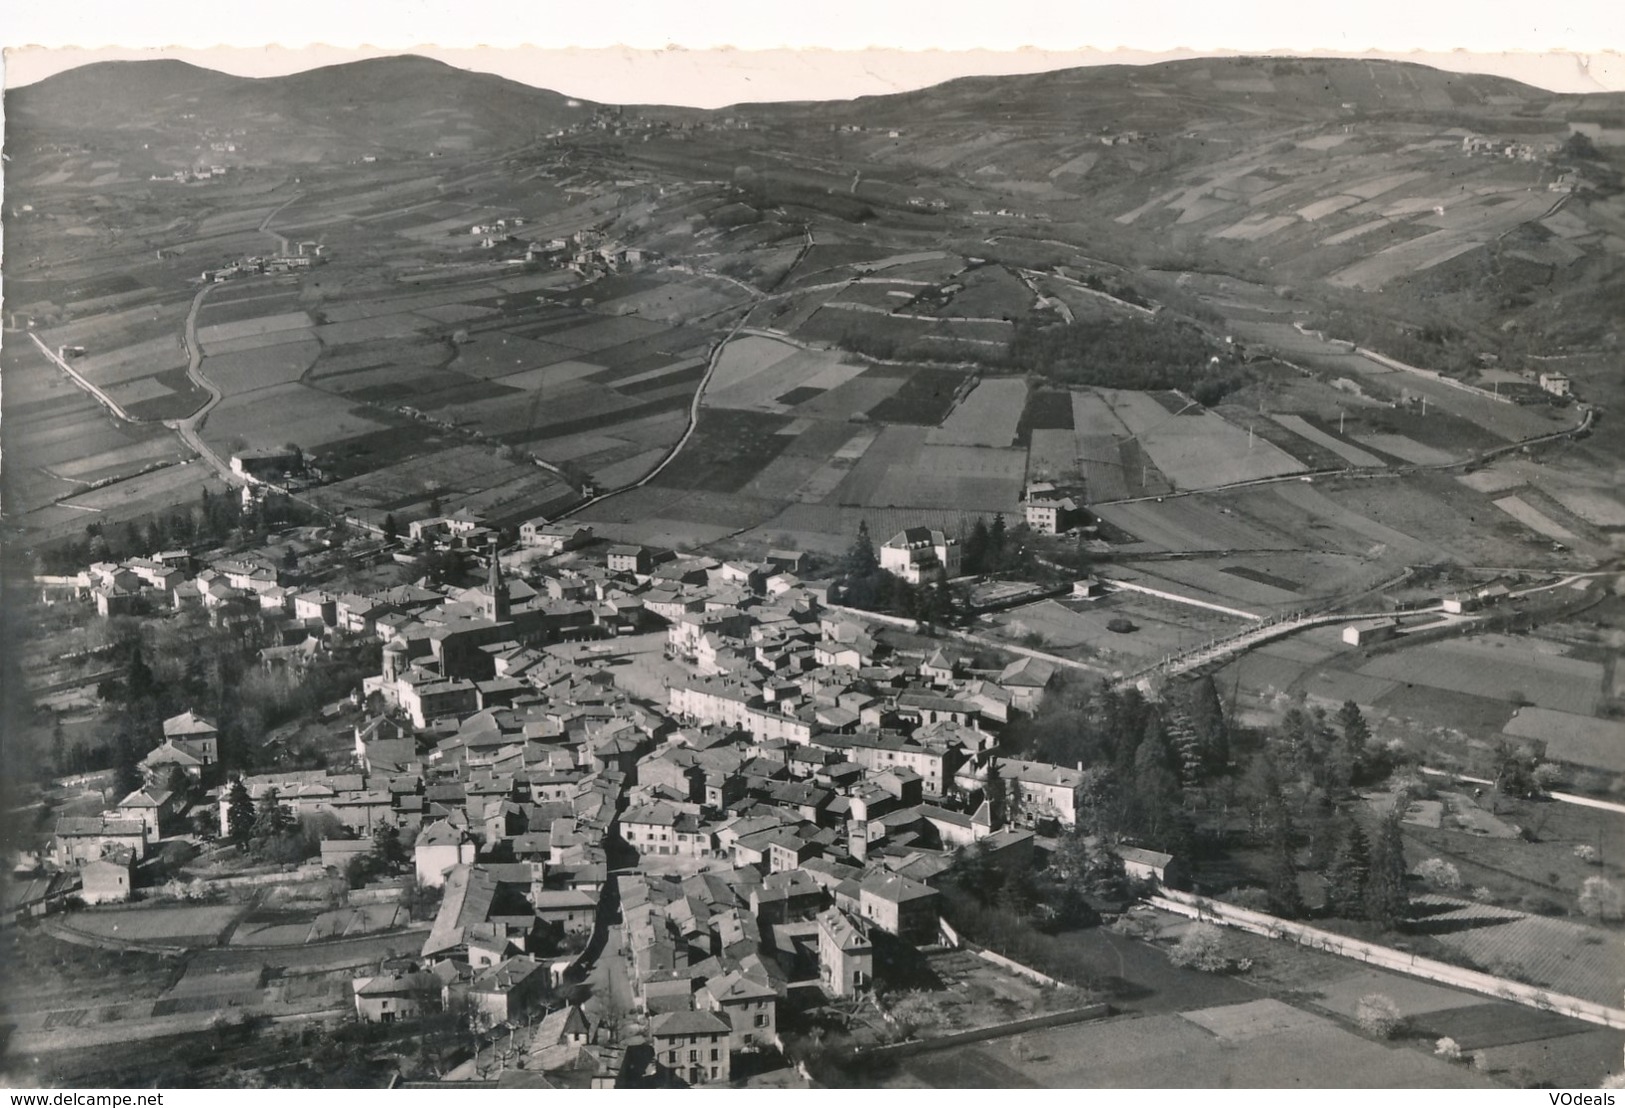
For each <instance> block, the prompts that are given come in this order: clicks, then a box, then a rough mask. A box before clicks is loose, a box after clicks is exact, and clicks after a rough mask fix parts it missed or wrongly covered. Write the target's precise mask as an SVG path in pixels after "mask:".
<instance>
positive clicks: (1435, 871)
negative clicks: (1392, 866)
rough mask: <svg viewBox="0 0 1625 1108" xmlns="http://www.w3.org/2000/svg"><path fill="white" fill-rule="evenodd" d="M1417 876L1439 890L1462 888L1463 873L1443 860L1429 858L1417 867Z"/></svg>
mask: <svg viewBox="0 0 1625 1108" xmlns="http://www.w3.org/2000/svg"><path fill="white" fill-rule="evenodd" d="M1416 875H1417V876H1418V877H1420V878H1421V879H1422V880H1424V881H1426V882H1427V883H1428V884H1429V885H1432V886H1433V887H1434V888H1437V889H1459V888H1461V871H1460V870H1458V869H1456V867H1455V866H1453V865H1451V864H1450V863H1449V862H1447V861H1445V860H1444V859H1443V858H1429V859H1428V860H1427V861H1425V862H1423V863H1422V864H1421V865H1419V866H1417V867H1416Z"/></svg>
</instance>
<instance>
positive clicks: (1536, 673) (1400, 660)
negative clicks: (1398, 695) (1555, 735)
mask: <svg viewBox="0 0 1625 1108" xmlns="http://www.w3.org/2000/svg"><path fill="white" fill-rule="evenodd" d="M1531 643H1532V640H1529V639H1519V638H1512V637H1509V636H1505V635H1477V636H1474V637H1471V638H1465V639H1451V640H1446V641H1443V642H1433V643H1424V644H1421V645H1418V646H1416V647H1407V648H1401V649H1398V650H1395V651H1393V652H1392V653H1389V654H1384V655H1382V656H1380V657H1378V658H1374V659H1372V660H1371V661H1370V662H1367V663H1366V664H1365V665H1363V666H1361V667H1360V669H1359V672H1360V673H1363V674H1367V675H1369V676H1374V677H1384V678H1388V679H1391V680H1396V681H1404V682H1408V683H1413V684H1418V685H1426V686H1428V687H1430V688H1435V689H1444V690H1446V691H1449V692H1456V693H1464V694H1466V695H1468V696H1477V697H1484V698H1487V699H1495V700H1504V701H1516V700H1518V699H1520V698H1521V699H1524V700H1526V701H1528V702H1530V703H1533V704H1535V705H1538V706H1539V707H1542V708H1550V709H1552V710H1554V711H1559V712H1570V713H1573V714H1576V715H1589V714H1590V713H1591V711H1592V709H1593V708H1594V707H1595V705H1596V703H1597V698H1598V697H1599V696H1601V695H1602V682H1603V667H1602V665H1601V664H1600V663H1597V662H1588V661H1583V660H1581V659H1578V658H1570V657H1565V656H1564V655H1563V654H1562V653H1560V652H1559V651H1560V649H1561V648H1560V647H1556V646H1554V645H1551V644H1546V647H1547V648H1546V649H1545V650H1532V649H1531Z"/></svg>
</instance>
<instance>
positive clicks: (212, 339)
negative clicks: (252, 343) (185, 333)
mask: <svg viewBox="0 0 1625 1108" xmlns="http://www.w3.org/2000/svg"><path fill="white" fill-rule="evenodd" d="M313 323H314V320H312V319H311V318H310V315H309V314H308V313H306V312H282V313H281V314H279V315H269V316H257V317H255V318H253V319H240V320H237V321H236V322H234V323H216V324H214V325H212V326H209V327H199V328H198V332H197V338H198V342H199V343H201V344H202V346H203V348H204V350H205V352H206V351H207V350H208V348H209V345H210V344H211V343H216V342H229V341H231V340H233V339H245V338H252V337H255V336H258V335H269V334H272V333H273V332H276V331H289V330H293V329H295V328H300V327H310V326H312V325H313Z"/></svg>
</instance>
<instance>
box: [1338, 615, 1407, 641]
mask: <svg viewBox="0 0 1625 1108" xmlns="http://www.w3.org/2000/svg"><path fill="white" fill-rule="evenodd" d="M1398 631H1399V620H1397V619H1394V618H1393V617H1392V616H1383V617H1379V618H1377V619H1363V620H1360V621H1359V622H1358V623H1351V624H1349V625H1348V626H1346V627H1344V628H1343V641H1344V642H1346V643H1348V644H1349V645H1350V646H1364V645H1366V644H1367V643H1374V642H1381V641H1382V640H1384V639H1391V638H1393V637H1394V635H1395V634H1396V633H1397V632H1398Z"/></svg>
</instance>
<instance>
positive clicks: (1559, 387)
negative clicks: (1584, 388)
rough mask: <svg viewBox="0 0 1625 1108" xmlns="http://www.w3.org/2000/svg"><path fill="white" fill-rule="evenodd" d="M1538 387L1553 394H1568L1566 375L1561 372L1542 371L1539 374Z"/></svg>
mask: <svg viewBox="0 0 1625 1108" xmlns="http://www.w3.org/2000/svg"><path fill="white" fill-rule="evenodd" d="M1540 387H1541V388H1542V389H1544V390H1545V391H1547V392H1549V393H1551V394H1552V395H1553V396H1567V395H1569V379H1568V375H1567V374H1563V373H1542V374H1541V375H1540Z"/></svg>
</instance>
